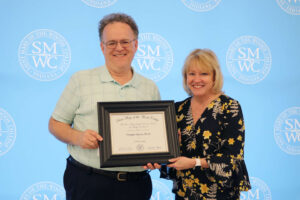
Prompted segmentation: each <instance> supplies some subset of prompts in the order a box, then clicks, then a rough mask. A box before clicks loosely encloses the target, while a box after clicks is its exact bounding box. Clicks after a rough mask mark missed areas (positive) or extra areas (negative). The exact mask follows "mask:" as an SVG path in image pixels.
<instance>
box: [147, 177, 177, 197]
mask: <svg viewBox="0 0 300 200" xmlns="http://www.w3.org/2000/svg"><path fill="white" fill-rule="evenodd" d="M152 186H153V189H152V196H151V200H160V199H164V200H172V199H174V198H173V196H174V194H172V192H171V189H170V188H169V187H167V186H166V185H165V184H164V183H162V182H161V181H157V180H153V179H152Z"/></svg>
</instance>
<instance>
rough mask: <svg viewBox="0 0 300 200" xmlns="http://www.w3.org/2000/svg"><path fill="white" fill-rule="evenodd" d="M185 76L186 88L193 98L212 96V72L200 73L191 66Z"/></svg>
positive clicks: (196, 68)
mask: <svg viewBox="0 0 300 200" xmlns="http://www.w3.org/2000/svg"><path fill="white" fill-rule="evenodd" d="M186 76H187V80H186V83H187V86H188V88H189V89H190V90H191V92H192V94H193V96H197V97H208V96H210V95H212V94H213V86H214V77H213V72H212V71H204V70H202V71H201V70H200V69H199V68H198V67H195V66H191V67H190V68H189V70H188V71H187V74H186Z"/></svg>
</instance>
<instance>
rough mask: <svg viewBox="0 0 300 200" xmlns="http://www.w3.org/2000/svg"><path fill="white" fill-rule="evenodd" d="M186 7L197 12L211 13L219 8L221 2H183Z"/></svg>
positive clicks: (190, 0)
mask: <svg viewBox="0 0 300 200" xmlns="http://www.w3.org/2000/svg"><path fill="white" fill-rule="evenodd" d="M181 1H182V2H183V3H184V5H185V6H186V7H188V8H189V9H191V10H193V11H196V12H205V11H210V10H212V9H214V8H215V7H217V5H218V4H219V3H220V2H221V0H181Z"/></svg>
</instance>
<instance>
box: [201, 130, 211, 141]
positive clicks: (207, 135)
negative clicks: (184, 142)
mask: <svg viewBox="0 0 300 200" xmlns="http://www.w3.org/2000/svg"><path fill="white" fill-rule="evenodd" d="M203 136H204V139H209V137H210V136H211V132H210V131H204V132H203Z"/></svg>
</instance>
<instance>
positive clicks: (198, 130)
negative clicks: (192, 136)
mask: <svg viewBox="0 0 300 200" xmlns="http://www.w3.org/2000/svg"><path fill="white" fill-rule="evenodd" d="M199 133H200V127H198V129H197V132H196V135H198V134H199Z"/></svg>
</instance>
